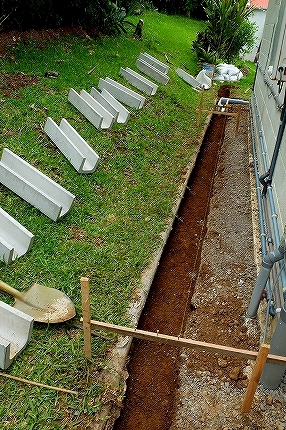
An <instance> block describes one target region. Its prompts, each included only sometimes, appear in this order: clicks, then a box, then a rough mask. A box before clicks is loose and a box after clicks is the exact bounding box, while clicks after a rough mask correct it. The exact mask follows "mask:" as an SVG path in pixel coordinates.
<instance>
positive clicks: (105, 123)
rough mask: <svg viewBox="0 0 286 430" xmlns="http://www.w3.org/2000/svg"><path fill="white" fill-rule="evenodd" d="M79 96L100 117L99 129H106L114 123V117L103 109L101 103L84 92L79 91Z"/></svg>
mask: <svg viewBox="0 0 286 430" xmlns="http://www.w3.org/2000/svg"><path fill="white" fill-rule="evenodd" d="M80 96H81V97H82V98H83V99H84V100H85V101H86V102H87V103H88V104H89V105H90V106H91V107H92V108H93V109H94V110H95V111H96V112H98V113H99V114H100V115H101V116H102V118H103V119H102V123H101V128H104V129H108V128H110V127H111V126H112V124H113V123H114V122H115V116H113V115H112V114H111V113H110V112H109V111H108V110H107V109H105V108H104V107H103V106H102V104H101V103H99V102H98V101H97V100H95V98H93V97H92V96H91V95H90V94H89V93H88V92H86V91H85V90H81V92H80Z"/></svg>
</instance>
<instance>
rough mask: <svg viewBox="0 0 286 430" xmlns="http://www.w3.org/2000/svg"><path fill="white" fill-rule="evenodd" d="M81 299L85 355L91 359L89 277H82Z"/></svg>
mask: <svg viewBox="0 0 286 430" xmlns="http://www.w3.org/2000/svg"><path fill="white" fill-rule="evenodd" d="M80 284H81V299H82V317H83V335H84V348H83V350H84V355H85V356H86V358H88V359H89V360H91V328H90V300H89V279H88V278H84V277H82V278H80Z"/></svg>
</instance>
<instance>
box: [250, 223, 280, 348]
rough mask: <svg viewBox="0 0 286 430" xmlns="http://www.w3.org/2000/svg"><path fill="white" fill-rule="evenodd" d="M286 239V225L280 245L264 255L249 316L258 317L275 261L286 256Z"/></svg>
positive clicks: (251, 300)
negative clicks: (259, 307)
mask: <svg viewBox="0 0 286 430" xmlns="http://www.w3.org/2000/svg"><path fill="white" fill-rule="evenodd" d="M285 240H286V226H285V229H284V234H283V236H282V238H281V241H280V245H279V247H278V248H277V249H274V251H271V252H268V254H266V255H265V256H264V257H263V260H262V265H261V269H260V272H259V275H258V277H257V280H256V283H255V286H254V290H253V292H252V296H251V299H250V303H249V306H248V309H247V312H246V315H247V316H248V317H249V318H255V317H256V314H257V310H258V306H259V303H260V299H261V296H262V293H263V290H264V288H265V285H266V282H267V280H268V278H269V274H270V271H271V269H272V267H273V265H274V263H276V261H280V260H282V259H283V258H284V254H285V251H286V249H285ZM285 346H286V345H285Z"/></svg>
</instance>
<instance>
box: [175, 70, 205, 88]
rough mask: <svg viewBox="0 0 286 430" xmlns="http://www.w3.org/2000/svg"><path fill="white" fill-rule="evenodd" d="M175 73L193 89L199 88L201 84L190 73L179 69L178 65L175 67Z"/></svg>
mask: <svg viewBox="0 0 286 430" xmlns="http://www.w3.org/2000/svg"><path fill="white" fill-rule="evenodd" d="M176 72H177V75H179V76H180V77H181V78H182V79H183V80H184V81H185V82H187V84H190V85H191V86H192V87H193V88H194V89H197V90H199V89H201V88H202V85H201V83H200V82H199V81H197V80H196V78H194V77H193V76H192V75H190V74H189V73H187V72H185V70H183V69H180V68H179V67H178V68H177V69H176Z"/></svg>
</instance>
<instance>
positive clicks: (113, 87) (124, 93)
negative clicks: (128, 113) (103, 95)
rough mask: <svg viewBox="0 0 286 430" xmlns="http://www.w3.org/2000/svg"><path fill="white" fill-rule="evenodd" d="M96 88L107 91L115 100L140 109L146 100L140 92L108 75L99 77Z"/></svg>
mask: <svg viewBox="0 0 286 430" xmlns="http://www.w3.org/2000/svg"><path fill="white" fill-rule="evenodd" d="M98 88H99V89H100V90H101V91H103V90H106V91H108V92H109V93H110V94H111V95H112V96H113V97H114V98H116V100H118V101H119V102H121V103H123V104H125V105H127V106H130V107H133V108H135V109H141V108H142V107H143V105H144V103H145V100H146V99H145V97H143V96H142V95H141V94H138V93H137V92H135V91H133V90H130V89H129V88H127V87H126V86H125V85H122V84H120V83H119V82H117V81H114V80H113V79H111V78H108V77H106V78H105V79H102V78H100V79H99V83H98Z"/></svg>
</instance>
